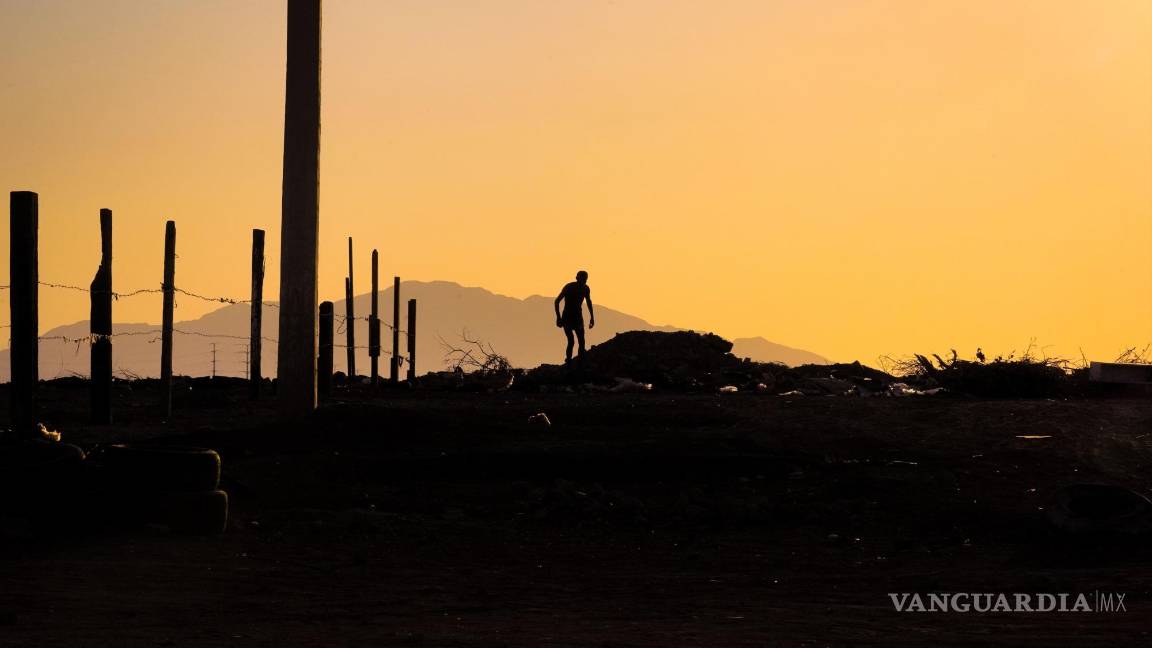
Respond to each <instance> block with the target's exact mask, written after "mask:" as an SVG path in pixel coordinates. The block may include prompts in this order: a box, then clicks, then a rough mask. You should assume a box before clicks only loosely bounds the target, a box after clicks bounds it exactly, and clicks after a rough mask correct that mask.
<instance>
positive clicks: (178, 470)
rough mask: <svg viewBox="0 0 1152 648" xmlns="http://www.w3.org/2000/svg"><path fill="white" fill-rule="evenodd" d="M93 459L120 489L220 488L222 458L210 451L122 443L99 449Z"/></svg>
mask: <svg viewBox="0 0 1152 648" xmlns="http://www.w3.org/2000/svg"><path fill="white" fill-rule="evenodd" d="M89 459H91V460H92V461H94V462H96V463H97V464H99V465H100V467H101V468H102V469H103V471H102V473H103V475H104V477H105V479H107V480H108V481H109V485H110V486H113V487H116V488H127V489H141V490H144V491H150V492H165V493H191V492H200V491H214V490H216V488H217V487H218V486H219V485H220V455H218V454H216V451H214V450H209V449H207V448H191V447H183V446H144V445H130V444H123V443H118V444H112V445H104V446H97V447H96V448H95V449H93V450H92V452H91V453H89Z"/></svg>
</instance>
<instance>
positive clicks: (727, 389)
mask: <svg viewBox="0 0 1152 648" xmlns="http://www.w3.org/2000/svg"><path fill="white" fill-rule="evenodd" d="M717 391H719V392H720V393H721V394H735V393H736V392H738V391H740V388H739V387H737V386H735V385H724V386H723V387H721V388H720V389H719V390H717Z"/></svg>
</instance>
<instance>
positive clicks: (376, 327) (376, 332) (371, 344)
mask: <svg viewBox="0 0 1152 648" xmlns="http://www.w3.org/2000/svg"><path fill="white" fill-rule="evenodd" d="M379 261H380V256H379V254H378V253H377V252H376V250H372V314H371V315H370V316H369V317H368V357H369V358H370V359H371V361H372V386H373V387H375V386H377V385H379V384H380V313H379V311H378V310H377V309H378V308H379V305H380V304H379V296H380V276H379Z"/></svg>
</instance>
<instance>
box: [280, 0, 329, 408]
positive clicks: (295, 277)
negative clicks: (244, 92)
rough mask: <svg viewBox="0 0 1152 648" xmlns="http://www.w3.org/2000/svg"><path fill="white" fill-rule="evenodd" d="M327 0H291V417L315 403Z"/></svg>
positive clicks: (283, 324) (287, 132) (286, 356)
mask: <svg viewBox="0 0 1152 648" xmlns="http://www.w3.org/2000/svg"><path fill="white" fill-rule="evenodd" d="M320 15H321V0H288V47H287V50H288V65H287V72H286V75H285V84H284V85H285V87H284V176H283V187H282V203H281V217H280V232H281V234H280V344H279V345H278V348H277V364H276V372H277V378H278V380H277V388H276V395H277V397H278V399H279V401H280V412H281V413H282V414H283V415H285V416H293V415H299V414H307V413H310V412H312V411H313V410H315V409H316V319H317V308H316V307H317V303H316V301H317V300H316V268H317V258H318V256H319V250H318V249H317V238H318V233H319V228H320Z"/></svg>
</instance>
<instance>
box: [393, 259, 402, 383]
mask: <svg viewBox="0 0 1152 648" xmlns="http://www.w3.org/2000/svg"><path fill="white" fill-rule="evenodd" d="M391 369H392V382H393V383H398V382H400V277H393V278H392V363H391Z"/></svg>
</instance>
